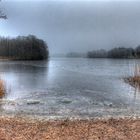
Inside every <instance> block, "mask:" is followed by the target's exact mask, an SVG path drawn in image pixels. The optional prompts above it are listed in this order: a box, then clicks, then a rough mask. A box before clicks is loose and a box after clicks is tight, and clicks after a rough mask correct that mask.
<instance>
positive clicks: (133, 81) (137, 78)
mask: <svg viewBox="0 0 140 140" xmlns="http://www.w3.org/2000/svg"><path fill="white" fill-rule="evenodd" d="M125 81H126V82H127V83H129V84H130V85H132V86H134V87H136V88H140V65H138V64H137V65H135V68H134V74H133V76H130V77H128V78H125Z"/></svg>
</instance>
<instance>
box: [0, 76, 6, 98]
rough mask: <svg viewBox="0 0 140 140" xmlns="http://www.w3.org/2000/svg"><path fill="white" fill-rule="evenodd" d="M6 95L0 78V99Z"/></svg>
mask: <svg viewBox="0 0 140 140" xmlns="http://www.w3.org/2000/svg"><path fill="white" fill-rule="evenodd" d="M5 94H6V87H5V83H4V81H3V80H2V79H1V78H0V98H2V97H4V96H5Z"/></svg>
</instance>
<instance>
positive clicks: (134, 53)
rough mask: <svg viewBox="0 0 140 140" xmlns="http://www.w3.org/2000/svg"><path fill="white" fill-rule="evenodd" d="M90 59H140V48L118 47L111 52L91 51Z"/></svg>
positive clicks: (89, 53) (88, 54)
mask: <svg viewBox="0 0 140 140" xmlns="http://www.w3.org/2000/svg"><path fill="white" fill-rule="evenodd" d="M87 57H88V58H140V46H138V47H136V48H125V47H118V48H113V49H111V50H109V51H106V50H104V49H101V50H95V51H90V52H88V53H87Z"/></svg>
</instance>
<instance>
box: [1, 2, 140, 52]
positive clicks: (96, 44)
mask: <svg viewBox="0 0 140 140" xmlns="http://www.w3.org/2000/svg"><path fill="white" fill-rule="evenodd" d="M1 7H2V9H3V10H4V12H5V13H6V14H7V16H8V19H7V20H0V35H2V36H10V37H13V36H17V35H28V34H34V35H36V36H37V37H39V38H42V39H44V40H45V41H46V42H47V44H48V46H49V49H50V52H51V53H65V52H69V51H76V52H78V51H79V52H85V51H88V50H94V49H100V48H104V49H110V48H112V47H118V46H125V47H136V46H137V45H138V44H140V1H138V0H137V1H135V0H124V1H122V0H120V1H117V0H97V1H96V0H81V1H80V0H77V1H74V0H61V1H60V0H56V1H54V0H3V1H2V2H1Z"/></svg>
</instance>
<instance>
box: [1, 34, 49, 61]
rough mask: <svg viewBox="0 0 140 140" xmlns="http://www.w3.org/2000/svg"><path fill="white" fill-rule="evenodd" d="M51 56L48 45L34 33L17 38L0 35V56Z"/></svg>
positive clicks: (33, 58)
mask: <svg viewBox="0 0 140 140" xmlns="http://www.w3.org/2000/svg"><path fill="white" fill-rule="evenodd" d="M48 56H49V51H48V46H47V44H46V43H45V42H44V41H43V40H42V39H38V38H37V37H36V36H34V35H28V36H18V37H16V38H8V37H0V58H1V59H2V58H4V59H5V58H6V59H13V60H43V59H47V58H48Z"/></svg>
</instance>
